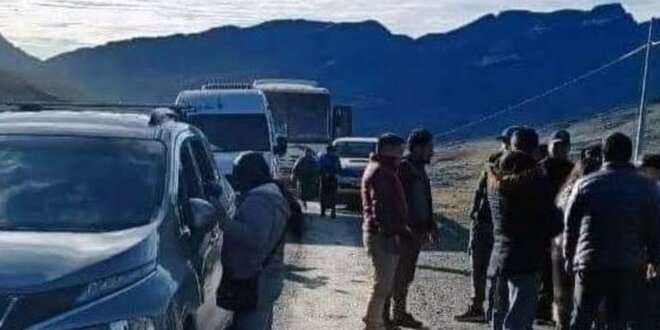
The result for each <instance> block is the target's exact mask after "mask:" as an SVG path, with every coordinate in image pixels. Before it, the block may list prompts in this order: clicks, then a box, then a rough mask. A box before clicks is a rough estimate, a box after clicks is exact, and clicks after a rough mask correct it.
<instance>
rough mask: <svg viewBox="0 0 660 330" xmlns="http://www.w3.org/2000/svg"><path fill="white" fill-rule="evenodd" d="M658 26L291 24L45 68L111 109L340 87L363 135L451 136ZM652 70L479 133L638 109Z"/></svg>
mask: <svg viewBox="0 0 660 330" xmlns="http://www.w3.org/2000/svg"><path fill="white" fill-rule="evenodd" d="M657 27H658V29H660V24H658V25H657ZM647 29H648V23H638V22H636V21H635V20H634V18H633V17H632V16H631V15H630V14H629V13H627V12H626V11H625V9H624V8H623V7H622V6H621V5H619V4H611V5H603V6H598V7H595V8H593V9H592V10H590V11H580V10H561V11H557V12H552V13H534V12H529V11H520V10H513V11H505V12H502V13H499V14H491V15H486V16H483V17H481V18H479V19H477V20H476V21H474V22H472V23H470V24H468V25H466V26H464V27H461V28H459V29H456V30H453V31H450V32H447V33H441V34H429V35H425V36H422V37H420V38H417V39H414V38H410V37H407V36H402V35H396V34H392V33H391V32H390V31H389V30H387V29H386V28H385V27H383V26H382V25H381V24H380V23H378V22H375V21H365V22H358V23H328V22H313V21H306V20H281V21H271V22H266V23H263V24H260V25H256V26H253V27H248V28H240V27H236V26H225V27H219V28H214V29H211V30H208V31H205V32H202V33H197V34H190V35H183V34H178V35H172V36H168V37H160V38H137V39H132V40H126V41H119V42H111V43H108V44H106V45H103V46H99V47H94V48H87V49H80V50H76V51H73V52H69V53H66V54H62V55H59V56H56V57H54V58H52V59H49V60H48V61H45V62H43V63H39V65H40V66H41V69H40V70H43V72H45V74H46V75H47V76H48V77H58V79H60V80H62V81H66V82H67V83H69V84H71V85H72V86H73V87H75V88H77V89H80V90H82V91H84V92H85V93H87V94H88V95H90V96H91V97H93V98H97V99H103V100H108V101H119V100H121V101H157V102H172V101H173V100H174V98H175V97H176V94H177V92H178V91H179V90H181V89H184V88H194V87H198V86H199V85H201V84H202V83H204V82H206V81H209V80H214V79H218V78H220V79H225V80H242V81H249V80H252V79H256V78H265V77H268V78H303V79H313V80H318V81H320V82H321V83H322V84H323V85H325V86H327V87H329V88H330V89H331V90H332V92H333V94H334V96H335V97H336V100H337V102H339V103H348V104H352V105H354V106H355V107H356V126H357V127H358V129H360V130H361V131H362V132H364V133H365V134H366V133H374V132H378V131H383V130H393V131H400V132H403V131H405V130H408V129H410V128H412V127H415V126H426V127H429V128H432V129H434V130H436V131H442V130H444V129H446V128H449V127H453V126H455V125H459V124H461V123H465V122H466V121H469V120H473V119H476V118H480V117H482V116H484V115H486V114H489V113H492V112H493V111H496V110H499V109H502V108H504V107H507V106H509V105H511V104H514V103H517V102H519V101H521V100H523V99H525V98H527V97H530V96H533V95H536V94H538V93H542V92H544V91H546V90H548V89H549V88H552V87H554V86H556V85H558V84H562V83H563V82H565V81H567V80H569V79H571V78H573V77H575V76H578V75H580V74H582V73H584V72H587V71H589V70H591V69H593V68H596V67H598V66H600V65H602V64H605V63H606V62H608V61H611V60H613V59H615V58H617V57H618V56H620V55H622V54H625V53H627V52H629V51H631V50H633V49H635V48H637V47H639V46H640V45H642V44H643V43H644V42H645V40H646V32H647ZM657 35H660V34H657ZM656 49H658V50H660V47H656ZM0 53H2V49H1V47H0ZM652 60H653V63H652V64H653V65H652V72H651V75H650V77H651V80H650V84H649V87H650V95H651V97H657V96H660V81H659V80H660V74H659V73H660V65H658V64H660V63H659V62H660V54H659V52H658V51H655V52H654V55H653V57H652ZM641 61H642V56H641V53H640V54H637V55H636V56H634V57H631V58H629V59H627V60H625V61H623V62H621V63H620V64H617V65H614V66H612V67H610V68H608V69H607V70H605V71H603V72H601V73H598V74H595V75H593V76H592V77H591V78H590V79H588V80H585V81H581V82H579V83H577V84H574V85H571V87H570V88H567V89H565V90H562V91H560V92H558V93H556V94H553V95H551V96H550V97H548V98H544V99H541V100H539V101H538V102H533V103H531V104H529V105H528V106H525V107H522V108H521V109H520V110H519V111H512V113H510V114H507V115H506V116H502V117H499V118H497V120H493V121H489V122H487V123H486V124H484V125H481V126H479V127H475V128H474V129H471V130H470V132H469V133H482V132H487V131H488V132H490V131H493V130H496V129H499V128H500V127H501V126H503V125H506V124H510V123H511V122H514V121H515V122H524V123H529V124H535V123H541V122H546V121H549V120H554V119H564V118H567V117H578V116H584V115H589V114H592V113H596V112H599V111H603V110H606V109H609V108H611V107H614V106H617V105H621V104H626V103H630V102H634V101H635V100H636V99H637V98H638V94H639V82H640V70H641ZM0 68H2V63H0Z"/></svg>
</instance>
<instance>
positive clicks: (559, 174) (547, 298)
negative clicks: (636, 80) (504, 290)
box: [536, 130, 573, 324]
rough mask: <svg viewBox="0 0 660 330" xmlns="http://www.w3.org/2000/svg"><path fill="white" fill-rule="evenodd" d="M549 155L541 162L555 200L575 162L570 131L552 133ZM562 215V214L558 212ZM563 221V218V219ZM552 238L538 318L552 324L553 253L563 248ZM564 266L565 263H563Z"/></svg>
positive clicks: (543, 276)
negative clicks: (571, 159) (572, 159)
mask: <svg viewBox="0 0 660 330" xmlns="http://www.w3.org/2000/svg"><path fill="white" fill-rule="evenodd" d="M547 150H548V156H547V157H546V158H545V159H543V160H542V161H541V163H540V166H541V168H543V169H544V170H545V172H546V173H547V175H548V179H549V180H550V185H551V186H550V187H551V189H552V193H551V196H550V198H552V201H553V202H554V201H555V200H556V198H557V195H558V194H559V190H560V189H561V187H562V186H563V185H564V182H566V179H567V178H568V175H569V174H571V171H572V170H573V162H571V161H570V160H569V159H568V156H569V154H570V152H571V135H570V134H569V133H568V131H565V130H560V131H557V132H555V133H553V134H552V137H551V138H550V141H549V143H548V144H547ZM558 216H561V214H558ZM561 221H563V218H562V219H561ZM552 242H553V240H552V238H551V239H549V240H548V241H547V242H546V248H545V249H544V252H545V253H544V254H543V268H542V272H541V292H539V305H538V309H537V313H536V314H537V315H536V318H537V320H538V321H539V322H541V323H543V324H551V323H553V321H552V302H553V300H554V299H553V298H554V290H553V282H552V253H553V251H555V250H561V247H560V246H557V245H554V244H553V243H552ZM562 268H563V265H562Z"/></svg>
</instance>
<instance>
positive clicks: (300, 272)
mask: <svg viewBox="0 0 660 330" xmlns="http://www.w3.org/2000/svg"><path fill="white" fill-rule="evenodd" d="M315 269H316V268H308V267H298V266H295V265H291V264H287V265H284V278H285V280H287V281H291V282H295V283H299V284H301V285H302V286H303V287H304V288H306V289H312V290H314V289H318V288H320V287H322V286H325V285H327V284H328V280H329V278H328V277H327V276H314V277H312V276H306V275H305V273H307V272H310V271H313V270H315Z"/></svg>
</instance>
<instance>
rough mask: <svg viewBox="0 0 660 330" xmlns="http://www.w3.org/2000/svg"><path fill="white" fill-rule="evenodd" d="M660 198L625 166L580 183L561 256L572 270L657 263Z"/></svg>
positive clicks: (570, 207)
mask: <svg viewBox="0 0 660 330" xmlns="http://www.w3.org/2000/svg"><path fill="white" fill-rule="evenodd" d="M658 208H660V205H659V203H658V196H657V191H656V187H655V185H654V184H653V182H650V181H649V180H648V179H646V178H645V177H643V176H642V175H641V174H640V173H639V172H638V171H637V169H635V168H634V166H632V165H631V164H628V163H605V164H603V167H602V169H601V170H600V171H598V172H595V173H592V174H590V175H587V176H585V177H583V178H581V179H579V180H578V181H577V182H576V183H575V186H574V188H573V190H572V192H571V196H570V197H569V200H568V202H567V206H566V219H565V222H566V228H565V230H564V233H565V236H566V239H565V242H564V255H565V257H566V260H572V261H573V268H574V269H575V270H583V269H597V268H636V267H641V266H642V265H643V264H644V263H646V262H654V263H658V262H660V255H659V253H658V247H659V246H660V242H659V239H660V237H659V235H658V222H659V221H660V218H659V214H660V211H659V210H658Z"/></svg>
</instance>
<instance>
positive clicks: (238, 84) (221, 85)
mask: <svg viewBox="0 0 660 330" xmlns="http://www.w3.org/2000/svg"><path fill="white" fill-rule="evenodd" d="M252 88H253V87H252V84H249V83H242V82H229V83H210V84H206V85H203V86H202V90H217V89H252Z"/></svg>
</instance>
